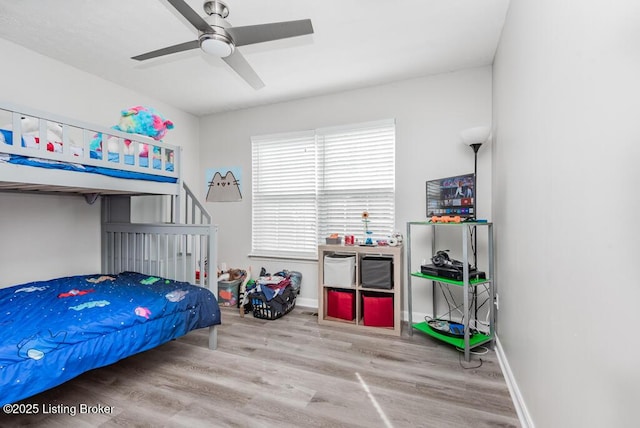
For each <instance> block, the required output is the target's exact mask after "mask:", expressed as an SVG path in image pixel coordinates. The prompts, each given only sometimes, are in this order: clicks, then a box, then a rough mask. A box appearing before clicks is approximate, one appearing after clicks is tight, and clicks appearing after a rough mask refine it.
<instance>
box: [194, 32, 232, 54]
mask: <svg viewBox="0 0 640 428" xmlns="http://www.w3.org/2000/svg"><path fill="white" fill-rule="evenodd" d="M200 48H201V49H202V50H203V51H205V52H206V53H208V54H210V55H215V56H217V57H220V58H226V57H228V56H229V55H231V54H232V53H233V50H234V47H233V44H232V43H231V42H230V41H229V40H228V39H227V38H226V37H224V36H220V35H217V34H203V35H202V37H200Z"/></svg>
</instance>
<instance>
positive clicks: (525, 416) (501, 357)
mask: <svg viewBox="0 0 640 428" xmlns="http://www.w3.org/2000/svg"><path fill="white" fill-rule="evenodd" d="M496 356H497V357H498V363H499V364H500V368H501V369H502V374H503V376H504V379H505V381H506V382H507V387H508V388H509V394H511V400H512V401H513V405H514V406H515V408H516V412H517V413H518V419H520V424H521V425H522V427H523V428H535V425H534V424H533V420H532V419H531V415H530V414H529V410H527V405H526V404H525V402H524V399H523V398H522V394H521V393H520V388H518V384H517V383H516V379H515V377H514V376H513V372H512V371H511V367H510V366H509V362H508V361H507V356H506V355H505V353H504V349H503V348H502V344H501V343H500V338H498V337H497V336H496Z"/></svg>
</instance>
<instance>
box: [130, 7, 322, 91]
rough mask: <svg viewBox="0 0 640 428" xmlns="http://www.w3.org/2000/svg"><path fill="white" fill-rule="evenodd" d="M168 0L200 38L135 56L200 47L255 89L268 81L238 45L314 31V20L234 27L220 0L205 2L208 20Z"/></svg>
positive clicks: (150, 56) (168, 52)
mask: <svg viewBox="0 0 640 428" xmlns="http://www.w3.org/2000/svg"><path fill="white" fill-rule="evenodd" d="M168 2H169V3H170V4H171V5H172V6H173V7H174V8H176V10H177V11H178V12H179V13H180V14H181V15H182V16H184V17H185V18H186V19H187V21H189V22H190V23H191V25H193V26H194V27H196V29H197V30H198V34H199V35H198V40H193V41H189V42H185V43H180V44H177V45H174V46H169V47H166V48H162V49H158V50H155V51H151V52H147V53H145V54H142V55H138V56H134V57H132V58H131V59H135V60H138V61H144V60H147V59H151V58H156V57H159V56H164V55H169V54H172V53H177V52H183V51H187V50H191V49H196V48H200V49H202V50H203V51H205V52H206V53H209V54H212V55H215V56H219V57H220V58H222V60H223V61H224V62H226V63H227V64H228V65H229V67H231V68H232V69H233V70H234V71H235V72H236V73H238V74H239V75H240V77H242V78H243V79H244V80H245V81H246V82H247V83H248V84H249V85H251V86H252V87H253V88H254V89H260V88H262V87H264V82H263V81H262V80H261V79H260V77H259V76H258V75H257V74H256V72H255V71H254V70H253V68H251V66H250V65H249V63H248V62H247V60H245V58H244V56H242V54H241V53H240V52H239V51H238V50H237V49H236V47H239V46H245V45H251V44H254V43H262V42H269V41H272V40H279V39H286V38H289V37H297V36H303V35H305V34H313V26H312V25H311V20H310V19H302V20H299V21H285V22H274V23H270V24H260V25H248V26H244V27H232V26H231V25H230V24H229V23H228V22H227V21H225V18H226V17H227V16H228V15H229V8H228V7H227V5H226V4H225V3H224V2H222V1H220V0H210V1H205V2H204V5H203V7H204V11H205V12H206V13H207V15H208V19H207V20H205V18H202V17H201V16H200V15H198V14H197V13H196V12H195V11H194V10H193V9H192V8H191V7H190V6H189V5H188V4H187V3H185V1H184V0H168Z"/></svg>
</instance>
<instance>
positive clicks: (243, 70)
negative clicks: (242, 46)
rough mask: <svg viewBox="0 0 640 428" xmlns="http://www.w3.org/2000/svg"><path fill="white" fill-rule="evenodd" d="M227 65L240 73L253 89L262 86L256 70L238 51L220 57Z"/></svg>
mask: <svg viewBox="0 0 640 428" xmlns="http://www.w3.org/2000/svg"><path fill="white" fill-rule="evenodd" d="M222 59H223V60H224V62H226V63H227V64H229V67H231V68H233V70H234V71H235V72H236V73H238V74H239V75H240V77H242V78H243V79H244V80H245V81H246V82H247V83H248V84H249V85H251V87H252V88H253V89H261V88H264V82H263V81H262V80H261V79H260V77H258V75H257V74H256V72H255V71H254V70H253V68H251V66H250V65H249V63H248V62H247V60H246V59H244V56H242V54H241V53H240V52H239V51H237V50H236V51H235V52H233V53H232V54H231V55H229V56H228V57H226V58H222Z"/></svg>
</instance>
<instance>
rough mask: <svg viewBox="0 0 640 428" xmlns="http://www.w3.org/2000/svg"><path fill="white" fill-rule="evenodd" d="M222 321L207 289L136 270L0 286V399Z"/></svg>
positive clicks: (30, 392) (48, 385) (42, 387)
mask: <svg viewBox="0 0 640 428" xmlns="http://www.w3.org/2000/svg"><path fill="white" fill-rule="evenodd" d="M217 324H220V308H219V307H218V302H217V301H216V298H215V296H214V295H213V293H211V292H210V291H209V290H207V289H205V288H202V287H199V286H196V285H192V284H189V283H187V282H178V281H172V280H168V279H164V278H160V277H153V276H149V275H143V274H139V273H135V272H124V273H121V274H118V275H82V276H73V277H66V278H58V279H53V280H50V281H38V282H31V283H27V284H22V285H17V286H13V287H9V288H4V289H0V402H1V404H2V405H4V404H8V403H15V402H16V401H19V400H22V399H24V398H27V397H29V396H31V395H34V394H37V393H39V392H42V391H45V390H47V389H49V388H52V387H54V386H57V385H60V384H61V383H63V382H66V381H67V380H69V379H72V378H73V377H75V376H78V375H79V374H81V373H84V372H86V371H88V370H91V369H94V368H97V367H102V366H106V365H109V364H112V363H114V362H116V361H118V360H120V359H122V358H125V357H128V356H131V355H134V354H137V353H139V352H142V351H146V350H148V349H151V348H154V347H156V346H158V345H161V344H163V343H166V342H168V341H170V340H172V339H175V338H178V337H181V336H183V335H185V334H187V333H188V332H189V331H191V330H194V329H198V328H204V327H209V326H213V325H217Z"/></svg>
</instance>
